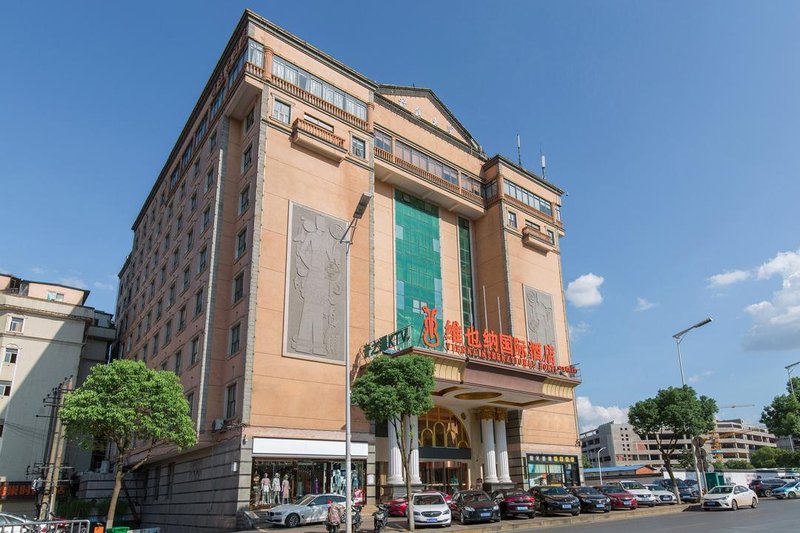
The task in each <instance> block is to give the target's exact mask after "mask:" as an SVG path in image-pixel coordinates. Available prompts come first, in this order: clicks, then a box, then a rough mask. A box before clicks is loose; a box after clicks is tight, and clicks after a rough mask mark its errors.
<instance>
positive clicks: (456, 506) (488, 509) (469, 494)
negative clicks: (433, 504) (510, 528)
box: [450, 490, 500, 524]
mask: <svg viewBox="0 0 800 533" xmlns="http://www.w3.org/2000/svg"><path fill="white" fill-rule="evenodd" d="M450 510H451V511H452V513H453V518H455V517H456V516H458V519H459V521H460V522H461V523H462V524H466V523H467V522H490V521H491V522H498V521H499V520H500V506H499V505H498V504H497V503H496V502H495V501H494V500H493V499H491V498H490V497H489V495H488V494H486V493H485V492H483V491H482V490H462V491H459V492H456V493H455V494H453V501H452V502H450Z"/></svg>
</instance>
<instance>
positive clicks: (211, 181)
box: [203, 168, 214, 192]
mask: <svg viewBox="0 0 800 533" xmlns="http://www.w3.org/2000/svg"><path fill="white" fill-rule="evenodd" d="M212 185H214V169H213V168H212V169H211V170H209V171H208V174H206V187H205V189H204V190H203V192H208V191H209V189H211V186H212Z"/></svg>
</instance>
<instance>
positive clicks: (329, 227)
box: [284, 204, 347, 361]
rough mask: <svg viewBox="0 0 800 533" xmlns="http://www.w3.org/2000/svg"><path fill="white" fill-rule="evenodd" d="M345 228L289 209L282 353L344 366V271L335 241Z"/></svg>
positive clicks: (323, 217) (325, 218) (295, 207)
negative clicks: (325, 360) (341, 362)
mask: <svg viewBox="0 0 800 533" xmlns="http://www.w3.org/2000/svg"><path fill="white" fill-rule="evenodd" d="M346 227H347V224H346V223H345V222H343V221H341V220H339V219H336V218H333V217H330V216H328V215H325V214H322V213H319V212H317V211H314V210H312V209H309V208H307V207H303V206H301V205H297V204H292V205H291V211H290V221H289V255H288V264H287V267H288V269H287V275H286V278H287V279H286V314H285V320H286V325H285V328H286V333H285V335H284V352H285V353H287V354H290V355H297V356H301V357H314V358H321V359H328V360H331V361H344V352H345V347H344V342H345V339H344V337H345V335H344V334H345V329H344V328H345V327H346V326H347V325H346V324H345V320H346V313H347V309H346V308H345V307H346V294H347V293H346V291H347V265H346V256H345V245H344V244H340V243H339V239H340V238H341V236H342V234H343V233H344V231H345V228H346Z"/></svg>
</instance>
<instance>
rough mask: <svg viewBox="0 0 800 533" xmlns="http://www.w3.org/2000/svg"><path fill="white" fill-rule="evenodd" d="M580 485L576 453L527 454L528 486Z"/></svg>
mask: <svg viewBox="0 0 800 533" xmlns="http://www.w3.org/2000/svg"><path fill="white" fill-rule="evenodd" d="M539 485H565V486H570V485H580V473H579V471H578V457H577V456H576V455H555V454H534V453H529V454H528V486H530V487H535V486H539Z"/></svg>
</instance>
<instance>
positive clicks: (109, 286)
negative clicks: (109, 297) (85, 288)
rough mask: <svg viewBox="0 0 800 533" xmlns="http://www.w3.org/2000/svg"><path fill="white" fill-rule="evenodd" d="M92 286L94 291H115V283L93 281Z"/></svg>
mask: <svg viewBox="0 0 800 533" xmlns="http://www.w3.org/2000/svg"><path fill="white" fill-rule="evenodd" d="M92 285H93V286H94V288H95V289H100V290H104V291H113V290H116V289H117V285H116V284H115V283H105V282H103V281H95V282H94V283H93V284H92Z"/></svg>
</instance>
